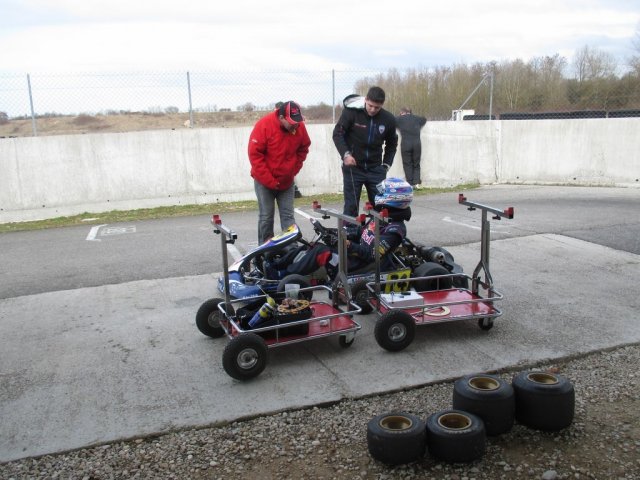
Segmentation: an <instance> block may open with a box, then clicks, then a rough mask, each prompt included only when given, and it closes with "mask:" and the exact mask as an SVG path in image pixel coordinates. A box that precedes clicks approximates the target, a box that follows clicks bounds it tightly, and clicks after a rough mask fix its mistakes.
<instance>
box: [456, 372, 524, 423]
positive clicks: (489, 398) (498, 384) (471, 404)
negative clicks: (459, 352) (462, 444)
mask: <svg viewBox="0 0 640 480" xmlns="http://www.w3.org/2000/svg"><path fill="white" fill-rule="evenodd" d="M452 407H453V408H454V409H456V410H463V411H465V412H469V413H473V414H474V415H477V416H478V417H480V418H481V419H482V421H483V422H484V428H485V432H486V433H487V435H488V436H494V435H500V434H502V433H506V432H508V431H510V430H511V429H512V428H513V422H514V419H515V411H516V402H515V395H514V393H513V387H512V386H511V384H510V383H509V382H506V381H505V380H503V379H501V378H500V377H498V376H496V375H487V374H479V375H467V376H465V377H463V378H460V379H458V380H456V381H455V383H454V384H453V403H452Z"/></svg>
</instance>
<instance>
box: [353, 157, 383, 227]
mask: <svg viewBox="0 0 640 480" xmlns="http://www.w3.org/2000/svg"><path fill="white" fill-rule="evenodd" d="M386 176H387V170H386V169H385V168H384V167H383V166H382V164H380V165H376V166H373V167H371V166H365V167H360V166H356V167H345V166H343V167H342V183H343V191H344V210H343V212H342V213H343V214H344V215H349V216H351V217H357V216H358V213H359V210H360V194H361V193H362V187H363V186H364V187H365V188H366V189H367V201H368V202H369V203H371V205H372V206H373V205H375V197H376V195H377V193H378V191H377V189H376V186H377V185H378V184H379V183H380V182H381V181H382V180H384V179H385V178H386Z"/></svg>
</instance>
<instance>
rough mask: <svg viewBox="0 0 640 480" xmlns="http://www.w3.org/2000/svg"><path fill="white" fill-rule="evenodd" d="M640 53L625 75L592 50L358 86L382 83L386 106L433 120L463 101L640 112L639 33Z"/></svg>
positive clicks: (510, 108)
mask: <svg viewBox="0 0 640 480" xmlns="http://www.w3.org/2000/svg"><path fill="white" fill-rule="evenodd" d="M634 49H635V51H636V52H638V54H637V55H634V56H632V57H631V58H629V61H628V65H626V66H625V67H626V68H625V72H624V73H619V72H620V70H621V66H620V65H618V63H617V61H616V59H615V58H614V57H613V56H612V55H611V54H609V53H607V52H604V51H602V50H599V49H595V48H590V47H588V46H585V47H583V48H582V49H581V50H579V51H578V52H577V54H576V56H575V58H574V60H573V62H572V63H571V64H569V63H568V61H567V59H566V58H564V57H562V56H560V55H559V54H555V55H553V56H543V57H536V58H533V59H531V60H530V61H528V62H524V61H522V60H520V59H517V60H504V61H501V62H495V61H494V62H488V63H475V64H473V65H464V64H457V65H453V66H441V67H436V68H424V69H409V70H405V71H402V72H400V71H399V70H395V69H392V70H390V71H388V72H387V73H383V74H379V75H377V76H376V77H374V78H364V79H362V80H359V81H358V82H357V83H356V86H355V88H356V91H357V92H359V93H365V92H366V91H367V90H368V88H369V86H371V85H379V86H381V87H382V88H383V89H384V90H385V91H386V93H387V100H386V102H385V108H386V109H387V110H389V111H391V112H398V111H399V109H400V108H401V107H404V106H407V107H410V108H411V109H412V110H413V112H414V113H417V114H420V115H424V116H426V117H427V118H428V119H430V120H448V119H450V118H451V112H452V110H455V109H458V108H459V107H461V106H462V104H463V102H465V100H467V99H468V101H467V103H466V104H465V105H464V108H465V109H474V110H475V113H476V114H481V115H488V114H489V109H490V108H491V113H492V114H493V115H496V116H498V115H500V114H501V113H507V112H549V111H561V112H564V111H567V112H568V111H576V110H586V109H588V110H607V111H610V110H622V109H640V34H636V39H635V41H634Z"/></svg>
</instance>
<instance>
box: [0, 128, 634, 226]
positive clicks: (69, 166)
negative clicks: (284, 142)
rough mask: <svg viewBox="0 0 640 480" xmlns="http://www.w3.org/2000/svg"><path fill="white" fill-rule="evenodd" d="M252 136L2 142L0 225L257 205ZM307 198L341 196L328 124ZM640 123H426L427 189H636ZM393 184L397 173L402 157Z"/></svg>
mask: <svg viewBox="0 0 640 480" xmlns="http://www.w3.org/2000/svg"><path fill="white" fill-rule="evenodd" d="M250 130H251V129H250V127H246V128H235V129H184V130H162V131H147V132H129V133H106V134H89V135H68V136H66V135H65V136H48V137H37V138H5V139H0V223H6V222H16V221H27V220H36V219H43V218H52V217H57V216H63V215H73V214H77V213H82V212H102V211H107V210H123V209H136V208H145V207H154V206H161V205H177V204H198V203H214V202H228V201H238V200H254V199H255V194H254V192H253V181H252V180H251V178H250V175H249V162H248V160H247V156H246V148H247V139H248V137H249V132H250ZM308 130H309V134H310V136H311V141H312V147H311V152H310V154H309V157H308V158H307V161H306V162H305V165H304V167H303V169H302V171H301V172H300V174H299V175H298V177H297V179H296V183H297V184H298V185H299V187H300V189H301V190H302V191H303V193H304V194H305V195H306V196H308V195H314V194H319V193H327V192H339V191H342V173H341V170H340V160H339V158H338V155H337V153H336V150H335V147H334V145H333V141H332V139H331V133H332V130H333V126H332V125H309V126H308ZM639 134H640V119H639V118H615V119H586V120H517V121H513V120H512V121H491V122H489V121H466V122H428V123H427V125H426V126H425V128H424V129H423V131H422V141H423V155H422V169H423V182H424V183H425V184H427V185H429V186H434V187H442V186H453V185H458V184H462V183H471V182H479V183H482V184H490V183H561V184H576V185H609V186H614V185H615V186H639V187H640V182H639V178H640V161H639V158H640V154H639V153H638V152H640V135H639ZM390 175H393V176H403V172H402V161H401V158H400V154H399V153H398V154H397V155H396V160H395V162H394V165H393V167H392V168H391V172H390Z"/></svg>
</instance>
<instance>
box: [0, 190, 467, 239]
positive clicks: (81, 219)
mask: <svg viewBox="0 0 640 480" xmlns="http://www.w3.org/2000/svg"><path fill="white" fill-rule="evenodd" d="M477 187H479V184H477V183H474V184H464V185H457V186H455V187H450V188H424V189H421V190H416V191H415V192H414V195H416V196H422V195H435V194H437V193H447V192H459V191H464V190H471V189H474V188H477ZM313 200H317V201H318V202H320V204H325V203H326V204H335V203H338V204H342V201H343V196H342V194H341V193H329V194H323V195H314V196H313V197H311V196H305V197H303V198H296V200H295V206H296V207H309V206H311V202H312V201H313ZM257 209H258V203H257V202H256V201H255V200H251V201H243V202H226V203H207V204H202V205H173V206H169V207H156V208H141V209H139V210H111V211H109V212H102V213H89V212H85V213H81V214H80V215H73V216H70V217H56V218H50V219H47V220H36V221H31V222H13V223H3V224H0V233H6V232H19V231H27V230H43V229H46V228H59V227H70V226H74V225H95V224H100V223H119V222H133V221H139V220H150V219H154V218H170V217H188V216H194V215H211V214H213V213H217V214H222V213H230V212H247V211H252V210H257Z"/></svg>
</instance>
